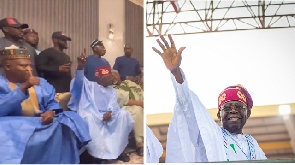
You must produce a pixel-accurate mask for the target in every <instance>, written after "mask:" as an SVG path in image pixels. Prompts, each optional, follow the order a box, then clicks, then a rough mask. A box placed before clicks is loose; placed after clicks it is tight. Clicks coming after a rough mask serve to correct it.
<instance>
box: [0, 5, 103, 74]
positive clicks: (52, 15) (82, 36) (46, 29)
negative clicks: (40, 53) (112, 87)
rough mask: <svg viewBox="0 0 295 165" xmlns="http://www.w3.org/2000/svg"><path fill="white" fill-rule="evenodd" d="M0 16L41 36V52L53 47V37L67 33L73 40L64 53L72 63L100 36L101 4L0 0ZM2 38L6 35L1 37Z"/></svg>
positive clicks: (74, 64) (74, 65) (74, 63)
mask: <svg viewBox="0 0 295 165" xmlns="http://www.w3.org/2000/svg"><path fill="white" fill-rule="evenodd" d="M0 15H1V17H2V18H4V17H10V16H11V17H15V18H17V19H18V20H19V21H20V22H24V23H28V24H29V26H30V28H33V29H35V30H36V31H38V32H39V37H40V42H39V49H40V50H44V49H46V48H48V47H51V46H53V45H52V40H51V34H52V32H54V31H59V30H61V31H64V32H65V33H66V34H67V35H69V36H70V37H71V38H72V41H71V42H69V43H68V46H69V49H68V50H66V51H65V52H66V53H67V54H68V55H69V56H71V58H72V60H73V68H75V67H76V57H77V56H78V55H79V54H80V53H81V52H82V51H83V48H84V47H86V48H87V49H88V51H90V50H89V44H90V43H91V42H92V41H93V39H95V38H97V36H98V21H99V20H98V0H0ZM0 37H3V34H2V33H1V34H0Z"/></svg>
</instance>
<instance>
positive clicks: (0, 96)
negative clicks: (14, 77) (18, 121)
mask: <svg viewBox="0 0 295 165" xmlns="http://www.w3.org/2000/svg"><path fill="white" fill-rule="evenodd" d="M28 97H29V94H28V92H26V93H23V92H22V91H21V89H20V88H16V89H15V90H12V91H10V92H8V93H7V92H6V91H4V89H3V88H1V89H0V117H4V116H15V115H17V116H22V108H21V103H22V102H23V101H24V100H25V99H27V98H28Z"/></svg>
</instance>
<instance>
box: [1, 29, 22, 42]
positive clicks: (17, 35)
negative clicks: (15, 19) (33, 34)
mask: <svg viewBox="0 0 295 165" xmlns="http://www.w3.org/2000/svg"><path fill="white" fill-rule="evenodd" d="M3 30H4V32H6V33H7V34H8V35H9V36H11V37H12V38H14V39H23V36H24V33H23V28H21V27H11V26H7V27H3Z"/></svg>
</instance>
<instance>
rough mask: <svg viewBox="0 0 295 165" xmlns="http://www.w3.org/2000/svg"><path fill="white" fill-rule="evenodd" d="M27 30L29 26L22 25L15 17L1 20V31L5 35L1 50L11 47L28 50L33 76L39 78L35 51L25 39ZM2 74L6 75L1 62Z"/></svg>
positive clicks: (2, 39) (0, 46)
mask: <svg viewBox="0 0 295 165" xmlns="http://www.w3.org/2000/svg"><path fill="white" fill-rule="evenodd" d="M26 28H29V25H28V24H24V23H20V22H19V21H18V20H17V19H16V18H13V17H7V18H3V19H2V20H0V29H1V30H2V32H3V34H4V37H2V38H0V49H1V48H4V47H8V46H10V45H15V46H18V47H23V48H27V50H28V54H29V55H30V60H31V63H32V68H33V75H35V76H38V74H37V71H36V67H35V57H36V52H35V49H34V48H33V47H32V46H31V45H30V44H28V43H26V42H25V41H24V39H23V37H24V36H23V29H26ZM0 74H1V75H2V74H4V68H3V65H2V63H1V61H0Z"/></svg>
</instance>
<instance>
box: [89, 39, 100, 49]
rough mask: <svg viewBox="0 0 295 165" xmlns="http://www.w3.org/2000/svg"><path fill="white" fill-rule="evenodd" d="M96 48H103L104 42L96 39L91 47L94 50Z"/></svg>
mask: <svg viewBox="0 0 295 165" xmlns="http://www.w3.org/2000/svg"><path fill="white" fill-rule="evenodd" d="M95 46H103V43H102V41H99V40H98V39H95V40H94V41H93V42H92V43H91V44H90V47H91V48H93V47H95Z"/></svg>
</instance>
